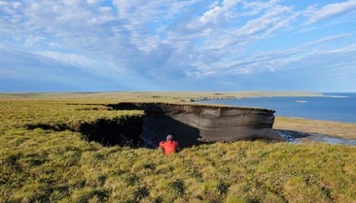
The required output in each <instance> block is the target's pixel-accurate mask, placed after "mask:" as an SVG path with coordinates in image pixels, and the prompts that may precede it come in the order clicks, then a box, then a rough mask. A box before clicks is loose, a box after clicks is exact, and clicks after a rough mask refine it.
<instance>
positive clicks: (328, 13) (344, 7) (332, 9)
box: [307, 0, 356, 24]
mask: <svg viewBox="0 0 356 203" xmlns="http://www.w3.org/2000/svg"><path fill="white" fill-rule="evenodd" d="M355 10H356V2H355V0H349V1H345V2H341V3H333V4H327V5H325V6H323V7H322V8H320V9H315V8H314V9H311V8H310V9H309V10H308V11H307V15H308V16H310V18H309V21H308V22H307V24H312V23H316V22H319V21H321V20H324V19H328V18H331V17H334V16H338V15H342V14H345V13H348V12H351V11H355Z"/></svg>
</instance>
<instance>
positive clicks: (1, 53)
mask: <svg viewBox="0 0 356 203" xmlns="http://www.w3.org/2000/svg"><path fill="white" fill-rule="evenodd" d="M0 18H1V22H0V23H1V24H0V29H1V32H0V40H1V41H0V92H92V91H311V92H356V0H323V1H320V0H318V1H317V0H308V1H301V0H130V1H128V0H0Z"/></svg>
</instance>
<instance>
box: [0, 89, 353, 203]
mask: <svg viewBox="0 0 356 203" xmlns="http://www.w3.org/2000/svg"><path fill="white" fill-rule="evenodd" d="M249 94H251V95H252V96H256V94H258V96H271V95H273V93H219V94H216V93H127V92H122V93H97V94H40V95H30V96H29V95H22V94H20V95H6V96H3V95H2V97H1V99H0V102H1V103H0V104H1V105H0V115H1V117H0V119H1V120H0V122H1V124H0V162H1V164H0V202H36V201H38V202H138V201H140V202H355V198H354V197H355V196H356V160H355V158H354V157H356V147H352V146H339V145H329V144H322V143H304V144H289V143H264V142H259V141H258V142H245V141H241V142H235V143H230V144H223V143H215V144H210V145H200V146H195V147H192V148H185V149H182V150H181V151H180V152H179V153H177V154H174V155H171V156H162V154H161V152H160V150H158V149H157V150H150V149H144V148H141V149H131V148H125V147H110V148H106V147H103V146H101V145H100V144H98V143H95V142H92V143H87V142H85V141H83V140H82V139H81V138H80V134H79V133H76V132H72V131H68V130H67V131H53V130H44V129H41V128H36V129H34V130H28V129H27V128H26V127H25V126H26V125H28V124H37V123H49V124H52V125H54V124H57V123H66V124H68V125H69V126H73V127H75V126H76V125H78V123H80V122H83V121H85V122H93V121H95V120H97V119H99V118H105V119H111V120H115V119H120V118H121V117H122V116H124V115H127V114H130V115H140V114H142V112H139V111H134V112H131V111H107V108H106V107H105V106H101V105H99V104H104V103H115V102H119V101H169V102H183V101H189V100H190V99H202V98H204V97H205V98H206V97H207V98H212V97H214V98H224V97H230V96H234V97H248V96H249ZM267 94H268V95H267ZM275 94H277V93H275ZM279 94H286V93H278V95H279ZM303 94H304V93H303ZM68 104H70V105H68ZM72 104H75V105H72ZM275 128H278V129H287V130H297V131H302V132H319V133H324V134H329V135H338V136H344V137H347V138H353V139H355V133H354V132H355V124H345V123H336V122H323V121H310V120H305V119H297V118H283V117H278V118H277V119H276V122H275Z"/></svg>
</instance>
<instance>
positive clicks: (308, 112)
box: [202, 93, 356, 123]
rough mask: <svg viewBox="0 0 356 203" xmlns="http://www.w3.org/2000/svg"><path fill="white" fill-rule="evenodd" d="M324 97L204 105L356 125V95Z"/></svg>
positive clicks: (250, 100) (240, 100)
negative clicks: (264, 109) (261, 109)
mask: <svg viewBox="0 0 356 203" xmlns="http://www.w3.org/2000/svg"><path fill="white" fill-rule="evenodd" d="M324 95H325V96H324V97H262V98H250V99H233V100H230V99H229V100H210V101H203V102H202V103H210V104H225V105H230V106H243V107H258V108H266V109H272V110H275V111H276V112H275V115H276V116H287V117H300V118H307V119H313V120H326V121H338V122H348V123H356V93H324Z"/></svg>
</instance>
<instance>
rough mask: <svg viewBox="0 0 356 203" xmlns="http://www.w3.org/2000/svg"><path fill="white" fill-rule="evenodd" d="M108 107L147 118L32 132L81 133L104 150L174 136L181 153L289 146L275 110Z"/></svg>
mask: <svg viewBox="0 0 356 203" xmlns="http://www.w3.org/2000/svg"><path fill="white" fill-rule="evenodd" d="M68 105H73V104H68ZM104 106H105V108H106V109H107V110H108V111H121V110H142V111H143V112H144V114H143V115H135V116H122V117H118V118H114V119H98V120H96V121H92V122H84V121H83V122H79V123H75V124H73V123H61V124H56V123H54V124H53V123H51V124H47V123H38V124H31V125H27V128H28V129H35V128H42V129H44V130H53V131H63V130H70V131H73V132H79V133H80V134H81V136H82V138H83V139H84V140H86V141H88V142H92V141H95V142H98V143H100V144H102V145H103V146H115V145H119V146H129V147H146V148H156V147H157V146H158V143H159V142H160V141H162V140H165V138H166V136H167V135H168V134H172V135H173V138H174V139H175V140H176V141H178V142H179V145H180V146H181V147H191V146H193V145H199V144H201V143H212V142H216V141H219V142H232V141H236V140H255V139H265V140H279V141H281V140H283V138H282V137H281V136H279V135H278V134H277V132H275V131H274V130H273V129H272V126H273V123H274V114H273V113H274V111H273V110H269V109H258V108H244V107H228V106H225V107H222V106H212V105H205V104H194V105H193V104H169V103H128V102H124V103H118V104H106V105H104ZM95 108H96V107H95ZM80 110H91V111H92V110H95V109H93V108H85V109H80ZM101 110H102V108H101Z"/></svg>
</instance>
